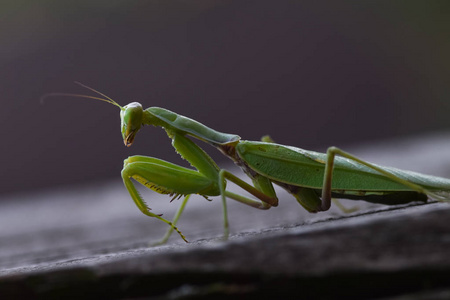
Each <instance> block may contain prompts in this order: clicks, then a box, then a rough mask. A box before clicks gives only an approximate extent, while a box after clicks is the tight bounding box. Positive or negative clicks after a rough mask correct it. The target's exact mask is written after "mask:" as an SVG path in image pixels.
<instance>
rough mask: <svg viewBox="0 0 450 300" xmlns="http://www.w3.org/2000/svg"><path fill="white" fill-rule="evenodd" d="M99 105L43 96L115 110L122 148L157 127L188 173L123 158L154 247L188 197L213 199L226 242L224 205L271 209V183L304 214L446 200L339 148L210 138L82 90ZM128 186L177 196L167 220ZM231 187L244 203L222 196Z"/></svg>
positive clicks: (438, 182)
mask: <svg viewBox="0 0 450 300" xmlns="http://www.w3.org/2000/svg"><path fill="white" fill-rule="evenodd" d="M78 84H79V85H81V86H83V87H85V88H87V89H89V90H91V91H93V92H95V93H97V94H98V95H100V96H102V97H103V98H100V97H96V96H88V95H79V94H67V93H51V94H47V95H45V96H44V97H47V96H75V97H83V98H90V99H95V100H100V101H104V102H107V103H110V104H112V105H115V106H117V107H119V108H120V120H121V132H122V138H123V141H124V144H125V146H127V147H129V146H131V145H132V144H133V142H134V140H135V137H136V135H137V133H138V132H139V130H140V129H141V128H142V127H143V126H144V125H153V126H155V127H161V128H163V129H164V130H165V131H166V133H167V135H168V136H169V138H170V139H171V140H172V146H173V147H174V148H175V151H176V152H178V153H179V154H180V155H181V157H182V158H184V159H185V160H187V161H188V162H189V163H190V164H191V166H192V167H193V168H194V169H191V168H185V167H182V166H179V165H176V164H173V163H171V162H167V161H164V160H161V159H158V158H154V157H148V156H138V155H137V156H131V157H128V158H127V159H125V161H124V166H123V169H122V172H121V174H122V179H123V182H124V184H125V187H126V189H127V190H128V192H129V194H130V196H131V198H132V199H133V201H134V202H135V204H136V205H137V207H138V208H139V210H140V211H141V212H142V213H144V214H145V215H147V216H149V217H153V218H156V219H159V220H161V221H162V222H165V223H166V224H168V225H169V229H168V231H167V233H166V234H165V236H164V237H163V238H162V240H160V241H159V243H158V244H163V243H165V242H167V240H168V238H169V237H170V235H171V234H172V232H173V231H174V230H175V231H176V232H178V234H179V235H180V236H181V238H182V239H183V240H184V241H186V242H187V240H186V238H185V236H184V235H183V234H182V233H181V231H180V230H179V229H178V228H177V226H176V223H177V221H178V219H179V218H180V216H181V214H182V212H183V210H184V208H185V206H186V204H187V202H188V200H189V197H190V196H191V195H193V194H197V195H201V196H203V197H205V198H206V199H209V197H213V196H220V197H221V199H222V205H223V218H224V238H227V237H228V236H229V223H228V214H227V205H226V199H227V198H229V199H233V200H236V201H238V202H241V203H243V204H246V205H249V206H252V207H255V208H258V209H269V208H271V207H276V206H277V205H278V198H277V195H276V193H275V190H274V186H273V184H276V185H278V186H280V187H281V188H283V189H284V190H286V191H287V192H288V193H290V194H291V195H292V196H294V198H295V199H296V200H297V202H298V203H299V204H300V205H301V206H303V207H304V208H305V209H306V210H307V211H309V212H312V213H315V212H320V211H326V210H328V209H329V208H330V206H331V200H332V198H346V199H353V200H365V201H367V202H372V203H381V204H387V205H397V204H406V203H409V202H415V201H422V202H426V201H427V199H428V198H431V199H434V200H437V201H449V200H450V180H449V179H446V178H441V177H435V176H430V175H424V174H420V173H416V172H411V171H405V170H400V169H396V168H392V167H384V166H379V165H375V164H372V163H369V162H366V161H364V160H361V159H360V158H357V157H355V156H354V155H352V154H350V153H347V152H345V151H343V150H341V149H339V148H336V147H330V148H328V150H327V152H326V153H318V152H314V151H308V150H303V149H300V148H296V147H291V146H285V145H281V144H277V143H274V142H273V141H272V140H271V139H270V138H269V137H268V136H266V137H263V138H262V141H246V140H241V138H240V137H239V136H238V135H235V134H228V133H222V132H218V131H216V130H214V129H211V128H209V127H207V126H205V125H203V124H201V123H199V122H197V121H195V120H193V119H190V118H188V117H185V116H182V115H179V114H176V113H174V112H172V111H169V110H167V109H164V108H160V107H150V108H147V109H145V110H144V109H143V108H142V105H141V104H140V103H138V102H132V103H130V104H128V105H125V106H123V107H122V106H121V105H119V104H118V103H117V102H115V101H114V100H112V99H111V98H109V97H108V96H106V95H104V94H102V93H100V92H98V91H96V90H94V89H93V88H90V87H88V86H86V85H83V84H81V83H78ZM189 137H192V138H195V139H197V140H199V141H202V142H205V143H206V144H209V145H211V146H213V147H214V148H216V149H218V150H219V151H220V152H222V153H223V154H224V155H225V156H227V157H228V158H230V159H231V160H232V161H234V163H235V164H236V165H238V166H239V167H240V168H241V169H242V170H243V171H244V173H245V174H246V175H247V176H248V177H249V178H250V180H251V181H252V183H253V185H251V184H249V183H247V182H245V181H243V180H242V179H240V178H239V177H237V176H236V175H234V174H232V173H231V172H229V171H227V170H225V169H221V168H220V167H219V166H218V165H217V164H216V163H215V162H214V161H213V159H212V158H211V157H210V156H209V155H208V154H207V153H206V152H205V151H204V150H203V149H202V148H200V146H198V145H197V144H196V143H194V142H193V141H192V140H191V139H190V138H189ZM132 179H133V180H134V181H136V182H138V183H140V184H142V185H143V186H145V187H147V188H149V189H151V190H153V191H155V192H158V193H160V194H167V195H169V196H171V197H172V200H173V199H176V198H181V197H184V199H183V201H182V202H181V205H180V207H179V208H178V210H177V212H176V213H175V216H174V218H173V220H172V221H169V220H167V219H165V218H163V217H162V215H161V214H156V213H153V212H151V211H150V210H151V209H150V208H149V206H147V204H146V203H145V201H144V199H143V198H142V196H141V195H140V194H139V192H138V190H137V189H136V187H135V185H134V183H133V181H132ZM227 182H231V183H234V184H235V185H237V186H238V187H240V188H241V189H242V190H244V191H246V192H247V193H248V194H250V195H252V196H245V195H242V194H237V193H233V192H231V191H229V190H227V188H226V187H227Z"/></svg>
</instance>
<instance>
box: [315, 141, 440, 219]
mask: <svg viewBox="0 0 450 300" xmlns="http://www.w3.org/2000/svg"><path fill="white" fill-rule="evenodd" d="M336 155H339V156H342V157H345V158H348V159H350V160H353V161H355V162H357V163H360V164H362V165H364V166H366V167H369V168H371V169H373V170H375V171H377V172H379V173H380V174H382V175H384V176H386V177H387V178H389V179H391V180H393V181H396V182H398V183H400V184H403V185H405V186H407V187H409V188H411V189H412V190H414V191H416V192H418V193H422V194H426V195H428V196H435V195H434V194H433V193H431V192H429V191H427V190H426V189H424V188H423V187H422V186H420V185H417V184H415V183H412V182H410V181H408V180H405V179H403V178H399V177H398V176H396V175H394V174H392V173H390V172H388V171H386V170H384V169H383V168H380V167H378V166H376V165H373V164H371V163H368V162H366V161H364V160H361V159H359V158H357V157H356V156H353V155H351V154H350V153H347V152H345V151H342V150H341V149H339V148H336V147H330V148H328V150H327V161H326V164H325V174H324V178H323V186H322V203H321V210H322V211H326V210H328V209H329V208H330V206H331V183H332V179H333V166H334V158H335V156H336ZM436 196H438V195H436Z"/></svg>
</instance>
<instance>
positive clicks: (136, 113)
mask: <svg viewBox="0 0 450 300" xmlns="http://www.w3.org/2000/svg"><path fill="white" fill-rule="evenodd" d="M143 113H144V110H143V109H142V105H141V104H140V103H138V102H131V103H130V104H128V105H125V106H124V107H123V108H122V109H121V111H120V123H121V124H120V127H121V128H122V138H123V142H124V144H125V146H127V147H130V146H131V144H133V141H134V137H135V136H136V133H137V132H138V131H139V129H141V125H142V116H143Z"/></svg>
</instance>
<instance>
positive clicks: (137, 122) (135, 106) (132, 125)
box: [41, 82, 144, 147]
mask: <svg viewBox="0 0 450 300" xmlns="http://www.w3.org/2000/svg"><path fill="white" fill-rule="evenodd" d="M75 83H76V84H78V85H80V86H82V87H84V88H87V89H88V90H91V91H93V92H95V93H97V94H99V95H100V96H103V97H105V98H100V97H94V96H88V95H79V94H67V93H50V94H46V95H44V96H42V97H41V103H43V100H44V99H45V98H47V97H51V96H69V97H80V98H89V99H94V100H100V101H104V102H108V103H110V104H112V105H115V106H117V107H119V108H120V121H121V122H120V123H121V124H120V127H121V130H122V138H123V142H124V144H125V146H127V147H130V146H131V144H133V141H134V137H135V136H136V133H137V132H138V131H139V129H141V125H142V118H143V115H144V110H143V109H142V105H141V104H139V103H137V102H132V103H130V104H128V105H125V106H124V107H122V106H120V105H119V104H118V103H117V102H116V101H114V100H113V99H111V98H109V97H108V96H106V95H105V94H102V93H100V92H99V91H97V90H95V89H93V88H91V87H88V86H87V85H84V84H82V83H79V82H75Z"/></svg>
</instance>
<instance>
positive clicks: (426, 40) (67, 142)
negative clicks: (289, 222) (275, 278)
mask: <svg viewBox="0 0 450 300" xmlns="http://www.w3.org/2000/svg"><path fill="white" fill-rule="evenodd" d="M0 24H1V26H0V42H1V46H0V53H1V56H0V59H1V61H0V63H1V66H0V97H1V98H0V99H1V110H0V116H1V117H0V122H1V129H2V132H3V134H2V136H3V138H2V140H3V141H2V147H1V158H0V159H1V161H2V180H1V187H0V194H3V195H5V194H7V193H12V192H17V191H27V190H28V191H29V190H32V189H34V190H36V189H43V188H50V187H55V186H63V185H69V184H74V183H87V182H96V181H97V180H106V179H109V178H120V170H121V168H122V163H123V159H124V158H126V157H127V156H129V155H134V154H145V155H150V156H156V157H159V158H163V159H166V160H170V161H174V162H181V159H179V158H178V156H177V154H175V152H174V151H173V149H172V148H171V145H170V140H168V139H167V137H166V135H165V133H164V132H163V131H162V130H161V129H157V128H150V127H149V128H144V130H143V131H141V132H140V134H139V135H138V136H137V138H136V141H135V144H134V145H133V146H132V147H131V148H128V149H127V148H125V147H124V145H123V142H122V140H121V135H120V128H119V127H120V126H119V110H118V109H117V107H114V106H112V105H108V104H105V103H102V102H96V101H91V100H87V99H72V98H51V99H50V98H49V99H47V100H46V101H45V103H44V105H41V104H40V102H39V97H40V96H41V95H42V94H45V93H49V92H68V93H83V94H90V92H89V91H88V90H84V89H82V88H80V87H79V86H76V85H75V84H73V81H80V82H82V83H84V84H87V85H89V86H92V87H94V88H95V89H98V90H99V91H101V92H103V93H105V94H107V95H108V96H110V97H111V98H113V99H115V100H116V101H117V102H119V103H120V104H122V105H125V104H127V103H128V102H131V101H139V102H141V103H142V104H143V106H144V107H150V106H161V107H165V108H168V109H170V110H173V111H175V112H178V113H180V114H183V115H186V116H189V117H192V118H194V119H196V120H199V121H201V122H203V123H205V124H207V125H209V126H210V127H212V128H214V129H217V130H219V131H224V132H228V133H236V134H239V135H240V136H241V137H242V138H244V139H253V140H257V139H259V138H260V137H261V136H262V135H264V134H271V135H272V137H273V138H274V139H275V140H276V141H278V142H280V143H283V144H289V145H294V146H298V147H302V148H306V149H316V150H324V149H325V148H326V147H327V146H329V145H338V146H342V145H351V144H356V143H366V142H369V141H373V140H376V141H378V140H383V139H396V138H400V137H402V136H413V135H417V134H424V133H428V132H433V131H444V130H448V129H449V128H450V118H449V113H450V101H449V96H450V85H449V82H450V57H449V53H450V34H449V33H450V1H448V0H443V1H411V0H405V1H387V0H386V1H359V0H358V1H338V2H337V1H332V0H330V1H293V0H292V1H287V0H277V1H266V0H257V1H242V0H240V1H237V0H236V1H223V0H201V1H185V0H183V1H167V0H164V1H156V0H152V1H129V0H126V1H125V0H122V1H118V0H108V1H61V0H46V1H25V0H14V1H12V0H9V1H8V0H6V1H2V2H1V3H0ZM207 149H208V148H207ZM209 152H210V153H215V150H214V149H212V148H211V151H209ZM214 157H215V158H218V159H221V156H220V154H214ZM181 163H182V162H181Z"/></svg>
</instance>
